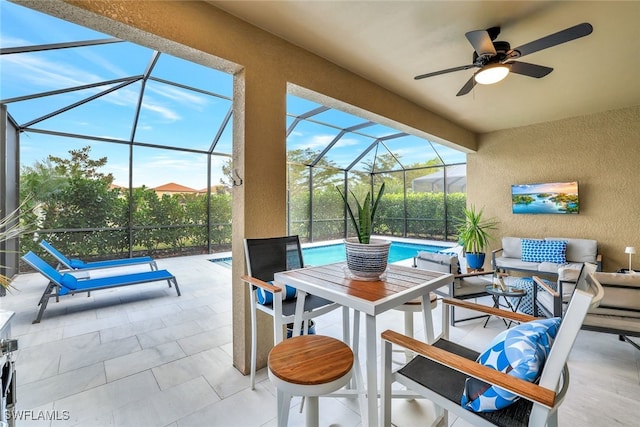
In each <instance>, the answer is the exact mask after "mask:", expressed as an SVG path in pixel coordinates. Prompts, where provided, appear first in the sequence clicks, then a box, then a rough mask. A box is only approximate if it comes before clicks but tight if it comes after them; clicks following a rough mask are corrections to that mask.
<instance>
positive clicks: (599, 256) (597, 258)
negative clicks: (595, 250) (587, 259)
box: [596, 254, 602, 264]
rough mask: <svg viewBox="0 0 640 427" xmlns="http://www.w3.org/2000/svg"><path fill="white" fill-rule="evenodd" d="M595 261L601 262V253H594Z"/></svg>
mask: <svg viewBox="0 0 640 427" xmlns="http://www.w3.org/2000/svg"><path fill="white" fill-rule="evenodd" d="M596 262H597V263H598V264H599V263H601V262H602V254H598V255H596Z"/></svg>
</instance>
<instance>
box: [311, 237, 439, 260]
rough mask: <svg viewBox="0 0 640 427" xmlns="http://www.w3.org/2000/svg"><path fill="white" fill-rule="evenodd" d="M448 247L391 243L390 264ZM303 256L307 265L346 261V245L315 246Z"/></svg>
mask: <svg viewBox="0 0 640 427" xmlns="http://www.w3.org/2000/svg"><path fill="white" fill-rule="evenodd" d="M447 247H448V246H436V245H420V244H416V243H404V242H391V247H390V248H389V263H393V262H396V261H402V260H404V259H408V258H413V257H415V256H416V255H418V252H420V251H425V252H438V251H440V250H442V249H446V248H447ZM302 256H303V257H304V263H305V264H306V265H325V264H331V263H334V262H341V261H346V259H347V256H346V254H345V250H344V243H337V244H333V245H326V246H314V247H310V248H303V249H302Z"/></svg>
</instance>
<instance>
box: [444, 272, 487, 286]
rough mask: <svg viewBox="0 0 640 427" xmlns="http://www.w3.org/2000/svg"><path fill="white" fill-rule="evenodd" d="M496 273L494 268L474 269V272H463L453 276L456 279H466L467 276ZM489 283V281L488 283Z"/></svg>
mask: <svg viewBox="0 0 640 427" xmlns="http://www.w3.org/2000/svg"><path fill="white" fill-rule="evenodd" d="M493 273H495V271H494V270H488V271H474V272H473V273H462V274H454V275H453V278H454V279H464V278H466V277H474V276H485V275H487V274H493ZM487 284H489V283H487Z"/></svg>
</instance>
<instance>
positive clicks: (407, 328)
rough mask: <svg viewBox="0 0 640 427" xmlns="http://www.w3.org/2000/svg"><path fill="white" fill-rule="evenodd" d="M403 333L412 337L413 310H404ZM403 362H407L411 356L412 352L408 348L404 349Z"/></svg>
mask: <svg viewBox="0 0 640 427" xmlns="http://www.w3.org/2000/svg"><path fill="white" fill-rule="evenodd" d="M404 334H405V335H406V336H409V337H411V338H413V311H409V310H407V311H405V312H404ZM404 358H405V362H406V363H409V361H411V359H412V358H413V352H411V351H409V350H405V351H404Z"/></svg>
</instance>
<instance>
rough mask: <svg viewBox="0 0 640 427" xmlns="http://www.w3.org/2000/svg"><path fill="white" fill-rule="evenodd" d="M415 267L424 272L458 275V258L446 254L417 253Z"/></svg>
mask: <svg viewBox="0 0 640 427" xmlns="http://www.w3.org/2000/svg"><path fill="white" fill-rule="evenodd" d="M416 265H417V266H418V268H422V269H424V270H433V271H441V272H443V273H452V274H457V273H458V257H457V255H451V254H448V253H438V252H418V258H417V259H416Z"/></svg>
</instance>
